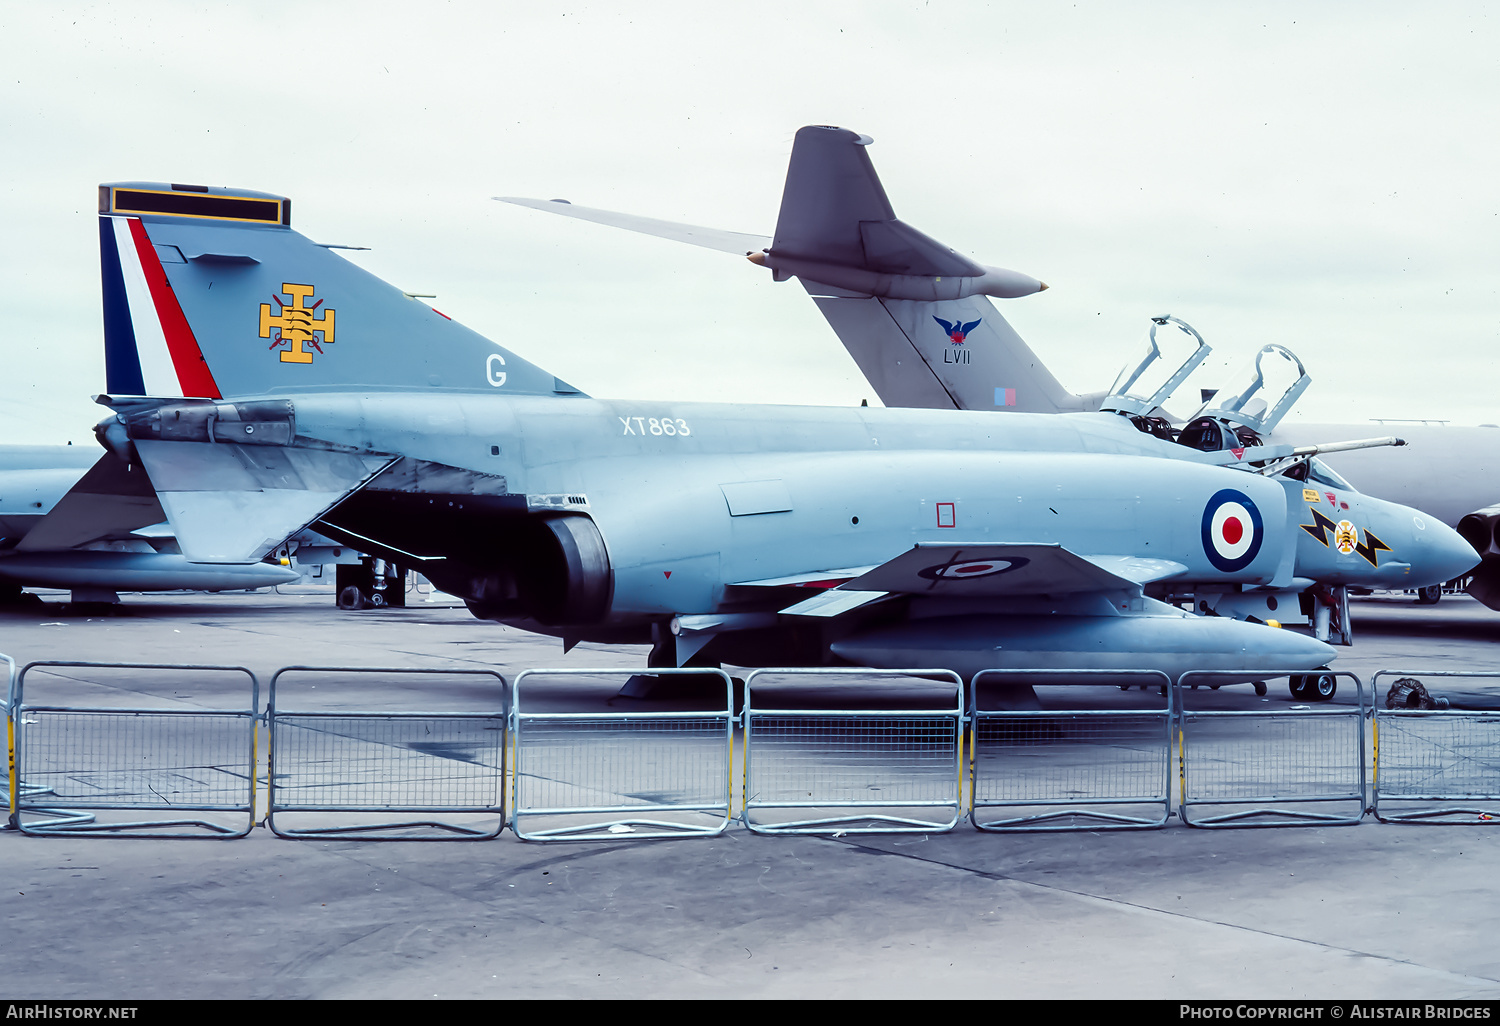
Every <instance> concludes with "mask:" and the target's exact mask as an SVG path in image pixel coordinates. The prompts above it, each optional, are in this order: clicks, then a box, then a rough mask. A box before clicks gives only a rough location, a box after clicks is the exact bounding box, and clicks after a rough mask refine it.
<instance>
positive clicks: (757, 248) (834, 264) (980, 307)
mask: <svg viewBox="0 0 1500 1026" xmlns="http://www.w3.org/2000/svg"><path fill="white" fill-rule="evenodd" d="M870 142H871V140H870V138H869V137H868V136H863V135H859V134H857V133H855V132H851V131H849V130H848V129H844V128H834V127H830V126H825V125H812V126H809V127H807V128H803V129H801V130H800V131H798V133H797V137H796V141H795V142H794V143H793V145H792V156H791V162H790V165H789V166H788V168H787V176H786V186H785V188H784V189H783V191H782V197H781V212H780V215H779V216H778V218H777V221H776V234H775V237H774V238H766V237H764V236H759V235H750V234H745V233H742V232H724V231H719V230H717V229H711V228H702V227H699V226H697V225H688V224H677V223H675V222H671V221H661V220H658V219H656V218H648V217H638V216H636V215H633V214H620V213H616V212H614V211H609V210H597V209H595V208H592V207H579V206H574V205H573V204H571V203H569V202H567V201H566V200H535V199H522V198H519V197H511V196H496V197H495V199H498V200H502V201H504V202H506V203H515V204H518V205H520V206H526V207H531V208H533V209H536V210H545V211H547V212H549V213H554V214H562V215H564V216H567V217H574V218H578V219H581V220H585V221H594V222H597V223H599V224H606V225H610V226H612V227H616V228H625V229H627V230H629V231H635V232H641V233H644V234H646V235H656V236H659V237H661V238H665V239H672V240H674V241H677V242H685V243H688V244H690V245H694V246H702V247H705V248H708V249H718V250H722V251H725V252H730V253H744V254H745V255H746V256H748V257H749V259H750V262H751V263H753V264H756V265H758V266H761V267H766V268H768V269H769V270H770V271H771V273H772V276H773V277H775V279H776V280H777V281H785V280H787V279H788V278H793V277H795V278H797V279H799V280H800V281H801V282H802V284H803V286H804V287H805V288H806V289H807V291H808V292H809V293H810V294H811V295H812V297H813V301H814V302H815V303H816V304H817V306H818V309H819V310H820V311H821V312H822V313H823V316H824V317H825V318H826V319H827V320H828V323H829V324H830V325H831V326H832V327H833V330H834V332H835V334H837V335H838V337H839V341H841V342H843V344H844V348H846V349H847V350H848V351H849V354H850V355H851V356H852V357H854V362H855V363H856V364H858V365H859V369H860V371H861V372H863V373H864V375H865V378H866V380H868V381H869V382H870V385H871V387H873V388H874V389H875V394H876V395H878V396H879V397H880V399H881V401H882V402H883V403H885V404H886V405H887V406H906V407H930V408H935V409H955V408H956V409H966V410H995V409H1002V410H1018V411H1023V412H1032V413H1057V412H1067V411H1075V410H1096V409H1098V408H1099V400H1100V399H1101V398H1103V393H1099V394H1097V395H1074V394H1072V393H1071V392H1069V391H1068V390H1067V389H1065V388H1063V386H1062V385H1061V384H1060V383H1059V382H1058V380H1057V378H1055V377H1054V376H1053V375H1052V373H1051V371H1049V370H1048V369H1047V368H1046V366H1045V365H1043V364H1042V362H1041V361H1040V360H1039V359H1037V356H1036V354H1035V353H1034V352H1032V351H1031V348H1030V347H1029V346H1027V345H1026V343H1025V342H1024V341H1022V339H1021V337H1020V336H1019V335H1018V334H1016V332H1015V329H1013V328H1012V327H1011V326H1010V324H1008V323H1007V322H1006V320H1005V318H1004V317H1002V316H1000V313H999V312H998V311H997V310H996V309H995V307H994V305H993V304H992V303H991V302H990V301H989V298H987V297H995V298H1000V299H1015V298H1019V297H1021V296H1029V295H1032V294H1034V293H1037V292H1040V291H1042V290H1043V289H1045V288H1046V287H1047V286H1046V284H1045V283H1043V282H1041V281H1038V280H1037V279H1036V278H1033V277H1031V276H1030V275H1026V274H1021V273H1020V272H1018V271H1008V270H1005V269H1004V268H999V267H986V266H985V265H983V264H979V263H976V262H974V261H973V260H970V259H969V258H968V257H965V256H963V255H961V254H959V253H958V252H956V251H955V250H953V249H952V248H950V247H948V246H945V245H943V244H942V243H941V242H938V241H937V240H936V239H933V238H931V237H930V236H927V235H924V234H923V233H922V232H920V231H918V230H917V229H915V228H913V227H912V226H911V225H909V224H906V223H905V222H904V221H901V220H900V219H898V218H897V217H896V214H895V210H894V209H893V208H892V207H891V202H890V200H889V199H888V198H887V197H886V194H885V187H884V186H882V185H881V183H880V176H879V175H877V174H876V173H875V167H874V165H873V164H872V163H871V162H870V156H869V152H868V149H867V147H868V146H869V145H870Z"/></svg>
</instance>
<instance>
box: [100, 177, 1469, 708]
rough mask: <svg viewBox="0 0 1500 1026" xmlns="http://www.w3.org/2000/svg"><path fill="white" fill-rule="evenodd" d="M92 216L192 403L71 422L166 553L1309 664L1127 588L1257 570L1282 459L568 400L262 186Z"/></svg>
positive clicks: (600, 622) (1278, 573) (1023, 427)
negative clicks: (150, 520)
mask: <svg viewBox="0 0 1500 1026" xmlns="http://www.w3.org/2000/svg"><path fill="white" fill-rule="evenodd" d="M100 214H101V222H102V223H103V224H104V226H105V228H104V231H105V232H106V233H112V234H113V235H114V237H115V238H117V239H119V238H124V237H125V236H126V235H127V234H128V236H129V237H130V238H131V239H133V240H136V245H137V248H136V252H137V253H139V254H140V255H141V257H142V260H143V261H149V260H151V259H153V258H154V259H155V260H156V261H157V263H156V268H155V269H153V270H152V271H151V272H150V273H148V275H147V277H148V279H149V278H150V276H151V274H155V273H157V271H158V270H159V273H160V274H161V276H162V278H163V279H164V280H165V281H166V282H167V283H168V284H170V286H171V297H172V298H173V299H174V302H175V304H176V309H177V310H178V311H180V313H181V325H182V330H181V331H180V332H179V333H178V334H177V335H176V336H175V338H176V342H175V343H174V342H173V341H172V339H170V338H169V339H168V349H169V351H170V352H172V353H173V357H172V358H173V360H174V362H175V361H176V360H177V359H178V357H177V355H176V353H177V350H173V349H172V347H173V345H174V344H175V345H178V346H180V347H182V348H181V352H184V353H187V354H188V357H189V358H192V355H193V354H194V353H196V354H197V356H198V357H199V358H201V360H202V362H203V369H202V370H203V373H204V374H205V375H206V376H207V380H211V381H212V383H213V387H214V391H215V396H217V397H218V398H200V399H184V398H180V397H174V396H125V395H113V396H101V397H100V401H101V402H102V403H104V404H106V405H108V406H110V407H111V409H112V411H113V412H112V415H111V416H109V417H107V418H106V419H105V420H103V421H101V422H100V424H99V427H98V429H97V431H98V434H99V437H100V439H101V442H103V444H105V446H106V447H107V448H109V449H110V450H111V451H112V452H113V453H114V454H115V455H116V456H117V457H118V458H119V459H120V461H121V462H122V464H125V465H129V466H140V467H143V468H144V470H145V471H146V472H147V473H148V474H149V477H150V480H151V482H152V484H153V486H154V489H155V492H156V495H157V497H158V499H159V501H160V502H161V505H162V508H163V509H164V511H165V512H166V516H167V519H168V520H169V521H170V522H171V524H172V527H173V529H174V531H175V533H176V536H177V538H178V541H179V544H180V545H181V547H182V551H183V553H184V554H185V555H186V556H187V557H188V558H189V559H191V560H194V561H199V562H204V563H219V564H246V563H251V562H254V561H256V560H258V559H260V558H262V557H263V556H264V555H265V554H266V553H268V552H272V551H274V550H275V549H276V547H277V546H279V545H281V544H283V543H284V541H285V539H286V538H288V537H289V536H290V535H292V534H294V533H295V532H297V531H299V530H302V529H304V528H308V527H311V528H312V529H314V530H316V531H318V532H319V533H320V534H323V535H325V536H327V537H329V538H333V539H336V540H338V541H341V542H344V543H346V544H350V545H357V546H358V547H360V548H361V549H362V550H363V551H366V552H369V553H373V554H376V555H379V556H381V557H382V558H387V559H391V560H395V561H399V562H401V563H402V564H403V565H408V566H416V567H418V568H420V569H421V570H422V572H423V573H424V574H426V575H427V576H428V577H429V578H431V579H432V580H433V581H434V583H435V584H437V585H438V586H439V587H441V588H443V589H444V590H445V591H449V592H451V593H454V594H457V595H460V596H462V597H463V598H464V599H465V600H466V601H467V602H468V604H469V607H470V609H471V610H473V612H474V613H475V614H476V615H478V616H480V617H485V618H492V619H496V620H499V621H501V622H505V623H509V624H513V625H516V626H519V627H522V628H524V629H528V630H533V631H539V632H542V633H547V634H552V635H554V636H558V637H561V638H563V639H564V643H565V644H572V643H575V642H577V641H580V640H597V641H605V642H647V641H650V642H652V643H653V645H654V647H653V653H652V659H651V662H652V664H653V665H685V664H694V665H704V664H708V663H717V662H720V661H725V662H731V663H734V664H737V665H776V664H780V665H787V664H796V665H809V664H813V665H816V664H821V663H827V662H839V661H841V660H847V661H850V662H854V663H860V664H865V665H875V666H895V667H900V666H912V665H923V666H933V667H951V668H953V669H955V670H957V671H959V672H961V673H963V674H965V675H969V674H972V673H974V672H976V671H978V670H981V669H985V668H988V667H991V666H996V667H1005V666H1010V667H1028V668H1044V669H1051V670H1056V671H1059V672H1060V673H1062V674H1066V672H1067V671H1069V670H1072V669H1079V668H1158V669H1162V670H1164V671H1165V672H1167V673H1169V674H1171V675H1173V676H1176V675H1177V674H1180V673H1181V672H1183V671H1185V670H1187V669H1189V668H1209V669H1224V670H1229V671H1233V672H1235V673H1237V674H1240V675H1241V677H1240V679H1243V680H1253V679H1256V678H1257V677H1259V676H1263V675H1265V672H1266V671H1267V670H1269V669H1281V670H1289V669H1290V670H1299V669H1300V670H1312V669H1315V668H1317V667H1319V666H1321V665H1323V664H1324V663H1326V662H1327V660H1328V659H1329V658H1331V655H1332V651H1333V650H1331V649H1330V648H1328V647H1327V646H1325V645H1323V644H1321V643H1319V642H1317V641H1315V640H1312V639H1309V638H1307V637H1305V636H1302V635H1299V634H1296V633H1293V632H1290V631H1283V630H1276V629H1274V628H1272V627H1267V626H1264V625H1261V624H1257V623H1250V622H1244V621H1240V620H1233V619H1229V618H1227V617H1205V616H1198V615H1194V614H1190V613H1186V612H1184V611H1183V610H1181V609H1178V608H1176V607H1174V606H1171V605H1167V604H1165V603H1162V602H1159V601H1157V600H1155V599H1154V598H1152V597H1151V596H1150V595H1149V594H1148V593H1147V589H1148V588H1153V587H1155V586H1156V585H1157V584H1158V583H1159V582H1162V581H1167V580H1172V579H1175V578H1178V577H1183V578H1187V579H1190V580H1193V581H1197V582H1201V583H1202V584H1203V585H1204V586H1208V585H1209V584H1214V585H1218V586H1220V587H1222V588H1224V589H1225V590H1226V591H1228V590H1238V589H1239V588H1241V587H1242V586H1247V585H1248V586H1252V587H1258V586H1272V587H1290V586H1293V585H1294V584H1295V583H1296V582H1297V579H1298V574H1299V566H1300V563H1301V561H1302V558H1303V557H1302V552H1303V550H1304V549H1305V548H1306V546H1304V545H1303V543H1302V539H1304V538H1306V539H1308V542H1309V543H1310V544H1313V545H1316V542H1314V541H1313V540H1312V539H1311V537H1310V536H1309V535H1308V533H1307V532H1306V531H1304V530H1302V529H1301V527H1300V526H1299V524H1298V520H1299V511H1298V509H1297V508H1296V507H1295V506H1293V505H1291V504H1289V502H1288V488H1287V485H1286V483H1285V482H1284V480H1283V479H1279V478H1272V477H1269V476H1266V475H1262V474H1257V473H1252V472H1247V471H1246V470H1245V469H1242V468H1238V467H1235V468H1231V467H1228V466H1220V465H1216V464H1217V463H1219V462H1222V460H1221V458H1220V455H1221V454H1215V453H1193V452H1190V451H1188V450H1187V449H1185V448H1184V447H1182V446H1178V445H1174V444H1172V443H1170V442H1165V441H1163V440H1161V439H1158V438H1154V437H1152V436H1151V435H1149V434H1144V433H1142V432H1140V431H1137V430H1136V429H1135V428H1134V427H1133V426H1132V425H1131V424H1130V422H1129V421H1127V420H1125V419H1123V418H1120V417H1115V416H1111V415H1102V414H1083V415H1075V416H1062V417H1058V416H1033V415H1027V414H1009V415H1002V414H975V413H968V412H957V411H951V410H950V411H941V410H920V409H870V408H799V407H781V406H755V405H743V404H738V405H711V404H700V403H672V402H630V401H603V400H596V399H591V398H588V397H586V396H584V395H583V394H582V393H581V392H579V391H578V390H577V389H575V388H573V387H572V386H570V385H568V384H566V383H564V382H562V381H560V380H558V379H557V378H555V377H554V376H552V375H551V374H548V373H546V372H545V371H543V370H541V369H540V368H538V367H536V366H535V365H533V364H531V363H529V362H527V361H525V360H523V359H522V358H521V357H519V356H517V355H516V354H514V353H512V352H510V351H509V350H507V349H504V348H503V347H500V346H498V345H496V344H494V343H492V342H489V341H488V340H486V339H484V338H482V337H481V336H479V335H477V334H475V333H474V332H472V331H469V330H468V329H466V328H463V327H461V326H460V325H458V324H457V323H456V322H453V321H451V320H450V319H448V318H447V317H445V316H443V315H441V314H438V313H436V312H435V311H433V310H431V309H430V308H428V307H427V306H425V305H424V304H421V303H418V302H416V301H415V300H413V299H412V298H410V297H408V296H406V295H405V294H403V293H402V292H400V291H399V290H397V289H395V288H393V287H392V286H390V285H388V284H386V283H384V282H381V281H380V280H379V279H377V278H375V277H373V276H372V275H369V274H367V273H366V272H364V271H362V270H360V269H359V268H357V267H354V266H353V265H351V264H349V263H348V262H346V261H345V260H343V259H342V258H341V257H339V256H338V255H336V254H334V253H331V252H330V251H329V250H327V249H325V248H321V247H319V246H317V245H315V244H314V243H311V242H309V241H308V240H307V239H306V238H304V237H303V236H301V235H300V234H298V233H297V232H295V231H293V230H292V229H291V227H290V223H289V216H288V208H287V205H286V201H284V200H280V199H278V198H276V197H269V196H266V195H265V194H259V193H246V192H242V191H238V190H227V189H209V190H205V189H200V188H184V187H180V186H168V185H145V184H139V183H134V184H130V185H114V186H105V187H103V188H102V189H101V204H100ZM122 221H123V222H125V227H124V228H121V227H120V226H119V222H122ZM141 240H144V242H142V241H141ZM989 273H990V272H984V273H981V274H978V275H974V276H973V277H976V278H984V277H986V276H987V275H988V274H989ZM897 277H900V276H899V275H898V276H897ZM907 277H912V276H907ZM1002 278H1003V275H1000V274H999V273H998V272H997V273H996V275H995V276H994V280H1001V279H1002ZM909 284H911V283H903V284H902V287H903V288H905V287H907V285H909ZM973 319H974V318H972V317H971V318H969V320H973ZM966 323H967V321H961V322H960V324H961V325H962V324H966ZM164 334H165V333H164ZM127 355H128V354H127ZM142 391H149V389H148V388H147V387H146V378H145V374H144V370H143V375H142ZM1245 455H1246V456H1247V457H1248V456H1250V455H1252V452H1251V451H1250V450H1246V452H1245ZM1263 455H1264V458H1272V457H1274V458H1281V457H1284V456H1287V455H1289V454H1288V453H1281V452H1267V453H1265V454H1263ZM1299 494H1300V492H1299ZM1445 531H1446V529H1443V528H1440V527H1439V528H1437V529H1434V530H1429V531H1426V532H1422V533H1417V532H1415V531H1413V530H1411V529H1410V526H1409V524H1408V528H1407V529H1405V530H1397V529H1390V530H1388V535H1389V536H1388V537H1384V538H1383V540H1384V541H1385V543H1386V545H1387V550H1386V552H1385V553H1384V554H1385V556H1386V557H1387V558H1384V559H1380V560H1379V567H1380V572H1382V573H1384V574H1385V575H1387V576H1389V577H1390V578H1392V579H1403V578H1409V577H1410V576H1411V575H1412V574H1413V573H1417V574H1421V575H1435V574H1438V573H1439V572H1441V573H1447V572H1449V570H1451V568H1452V566H1453V564H1454V563H1455V561H1462V560H1469V551H1470V550H1469V549H1468V547H1467V546H1466V545H1465V544H1464V543H1463V542H1462V540H1461V539H1459V538H1458V537H1457V536H1456V535H1454V534H1453V533H1452V532H1446V534H1445V533H1444V532H1445ZM1470 561H1471V560H1470ZM1373 569H1374V567H1373V566H1372V570H1373Z"/></svg>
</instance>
